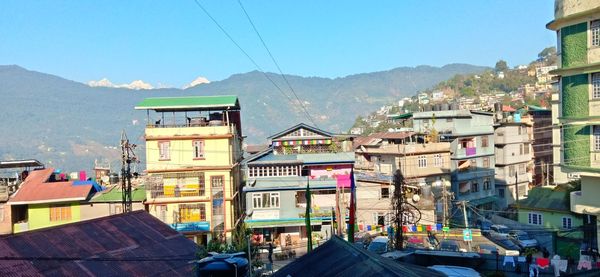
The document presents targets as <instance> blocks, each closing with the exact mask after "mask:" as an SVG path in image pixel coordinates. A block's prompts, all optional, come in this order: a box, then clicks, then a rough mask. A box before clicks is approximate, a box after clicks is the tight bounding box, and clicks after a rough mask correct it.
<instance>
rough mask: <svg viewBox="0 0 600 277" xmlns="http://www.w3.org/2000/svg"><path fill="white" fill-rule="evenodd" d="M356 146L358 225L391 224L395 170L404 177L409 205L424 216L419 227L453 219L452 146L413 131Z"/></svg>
mask: <svg viewBox="0 0 600 277" xmlns="http://www.w3.org/2000/svg"><path fill="white" fill-rule="evenodd" d="M354 142H355V143H354V147H355V154H356V163H355V165H354V167H355V169H356V170H355V176H356V180H357V182H356V195H357V207H356V210H357V222H358V224H359V226H373V225H375V226H389V225H390V220H391V218H392V217H391V215H392V214H393V207H392V202H391V200H392V199H391V198H392V196H393V194H394V184H393V179H394V177H393V176H394V174H395V172H396V171H397V170H400V172H401V173H402V175H403V176H404V178H405V182H406V184H405V186H406V188H407V190H406V191H407V192H406V199H407V201H410V202H411V204H413V205H414V206H416V207H417V209H419V211H420V213H421V220H420V221H419V222H418V224H424V225H433V224H436V223H437V222H444V220H445V219H446V218H447V217H448V216H449V212H448V211H447V210H448V207H449V203H450V202H449V200H450V197H449V195H450V193H449V191H450V143H449V142H427V141H426V139H425V137H424V136H421V135H417V134H415V133H414V132H396V133H377V134H373V135H370V136H368V137H362V138H355V139H354ZM413 195H418V196H419V197H417V198H415V197H413ZM444 195H445V196H444ZM415 199H416V200H417V201H414V200H415ZM435 204H438V205H435ZM436 207H438V208H439V209H436ZM363 228H365V227H363ZM365 229H368V228H365ZM371 229H372V228H371Z"/></svg>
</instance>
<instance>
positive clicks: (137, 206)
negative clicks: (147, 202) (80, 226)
mask: <svg viewBox="0 0 600 277" xmlns="http://www.w3.org/2000/svg"><path fill="white" fill-rule="evenodd" d="M122 205H123V204H122V203H120V202H115V203H87V204H83V203H82V204H81V205H79V210H80V217H81V220H88V219H94V218H99V217H104V216H109V215H113V214H119V213H121V212H122V210H123V209H122ZM132 208H133V210H134V211H138V210H143V209H144V204H143V203H141V202H133V205H132Z"/></svg>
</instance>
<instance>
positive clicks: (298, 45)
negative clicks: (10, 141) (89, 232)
mask: <svg viewBox="0 0 600 277" xmlns="http://www.w3.org/2000/svg"><path fill="white" fill-rule="evenodd" d="M199 1H200V3H202V4H203V5H204V7H205V8H206V9H207V10H208V11H209V12H210V13H211V14H212V15H213V16H214V17H215V18H216V19H217V21H219V23H220V24H221V25H222V26H223V27H224V28H225V29H226V30H227V31H228V32H229V33H230V34H231V35H232V36H233V37H234V39H236V40H237V41H238V43H239V44H240V45H241V46H242V47H243V48H244V49H245V50H246V51H247V52H248V53H249V54H250V55H251V56H252V57H253V58H254V59H255V60H256V61H257V62H258V64H259V65H261V66H262V67H263V68H264V69H266V70H267V71H272V72H276V68H275V66H274V65H273V64H272V62H271V61H270V59H269V57H268V55H267V53H266V52H265V50H264V49H263V48H262V46H261V44H260V41H259V40H258V38H257V37H256V35H255V33H254V32H253V30H252V27H251V26H250V24H249V23H248V21H247V19H246V17H245V16H244V14H243V12H242V10H241V8H240V7H239V5H238V3H237V1H236V0H218V1H217V0H212V1H208V0H199ZM242 3H243V4H244V6H245V7H246V10H247V11H248V13H249V14H250V16H251V17H252V19H253V20H254V23H255V25H256V26H257V28H258V30H259V31H260V32H261V35H262V36H263V38H264V39H265V41H266V43H267V45H268V46H269V48H270V49H271V51H272V53H273V54H274V56H275V58H276V59H277V60H278V62H279V64H280V65H281V67H282V69H283V71H284V72H285V73H289V74H297V75H302V76H321V77H332V78H333V77H342V76H346V75H349V74H354V73H362V72H372V71H379V70H387V69H391V68H394V67H399V66H416V65H422V64H426V65H434V66H441V65H444V64H448V63H470V64H476V65H487V66H493V65H494V63H495V62H496V61H497V60H498V59H505V60H506V61H507V62H508V64H509V66H514V65H518V64H524V63H528V62H529V61H531V60H533V59H535V58H536V56H537V53H539V52H540V51H541V50H542V49H543V48H544V47H547V46H551V45H555V44H556V39H555V34H554V33H553V32H551V31H549V30H547V29H546V28H545V24H546V23H548V22H549V21H550V20H551V19H552V17H553V1H542V0H535V1H529V0H528V1H522V0H496V1H480V0H477V1H475V0H473V1H463V0H458V1H433V0H432V1H420V0H419V1H417V0H407V1H362V2H358V1H316V0H315V1H267V0H257V1H250V0H242ZM0 64H18V65H20V66H23V67H26V68H28V69H32V70H37V71H42V72H46V73H51V74H55V75H59V76H62V77H65V78H67V79H71V80H75V81H81V82H87V81H89V80H97V79H100V78H104V77H106V78H108V79H110V80H111V81H113V82H114V83H125V82H131V81H132V80H135V79H142V80H144V81H146V82H150V83H152V84H154V85H156V84H157V83H159V82H160V83H163V84H168V85H172V86H178V87H179V86H182V85H184V84H186V83H188V82H190V81H191V80H193V79H195V78H196V77H197V76H205V77H207V78H208V79H209V80H212V81H214V80H222V79H225V78H227V77H229V76H230V75H232V74H235V73H243V72H248V71H251V70H254V69H255V67H254V65H252V63H251V62H250V61H249V60H248V59H247V58H246V57H245V56H244V55H243V54H242V53H241V52H240V51H239V50H238V49H237V48H236V47H235V45H233V44H232V43H231V42H230V41H229V40H228V38H227V37H226V36H225V35H224V34H223V33H222V32H221V31H220V30H219V29H218V28H217V27H216V26H215V25H214V23H213V22H212V21H211V20H210V19H209V18H208V17H207V16H206V15H205V14H204V13H203V11H202V10H201V9H200V8H198V7H197V6H196V4H195V3H194V2H193V0H186V1H184V0H180V1H122V0H119V1H24V0H17V1H12V0H9V1H7V0H4V1H1V2H0Z"/></svg>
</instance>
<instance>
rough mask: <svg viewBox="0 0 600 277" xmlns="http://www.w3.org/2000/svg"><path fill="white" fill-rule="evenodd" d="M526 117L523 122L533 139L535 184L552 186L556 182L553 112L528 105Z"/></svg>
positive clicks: (523, 117)
mask: <svg viewBox="0 0 600 277" xmlns="http://www.w3.org/2000/svg"><path fill="white" fill-rule="evenodd" d="M524 109H525V111H526V115H524V116H522V119H521V121H522V122H523V123H525V124H527V126H529V128H528V130H529V131H528V132H529V136H530V137H531V138H532V143H531V146H532V148H533V159H534V164H535V166H534V172H533V174H534V179H533V184H534V185H536V186H539V185H552V184H553V180H554V178H553V177H554V166H553V163H554V161H553V150H552V148H553V145H552V128H553V127H552V111H551V110H548V109H545V108H542V107H537V106H532V105H527V106H525V107H524Z"/></svg>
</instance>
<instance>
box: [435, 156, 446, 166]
mask: <svg viewBox="0 0 600 277" xmlns="http://www.w3.org/2000/svg"><path fill="white" fill-rule="evenodd" d="M433 164H434V165H435V167H442V165H443V164H444V159H443V158H442V154H435V155H433Z"/></svg>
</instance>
